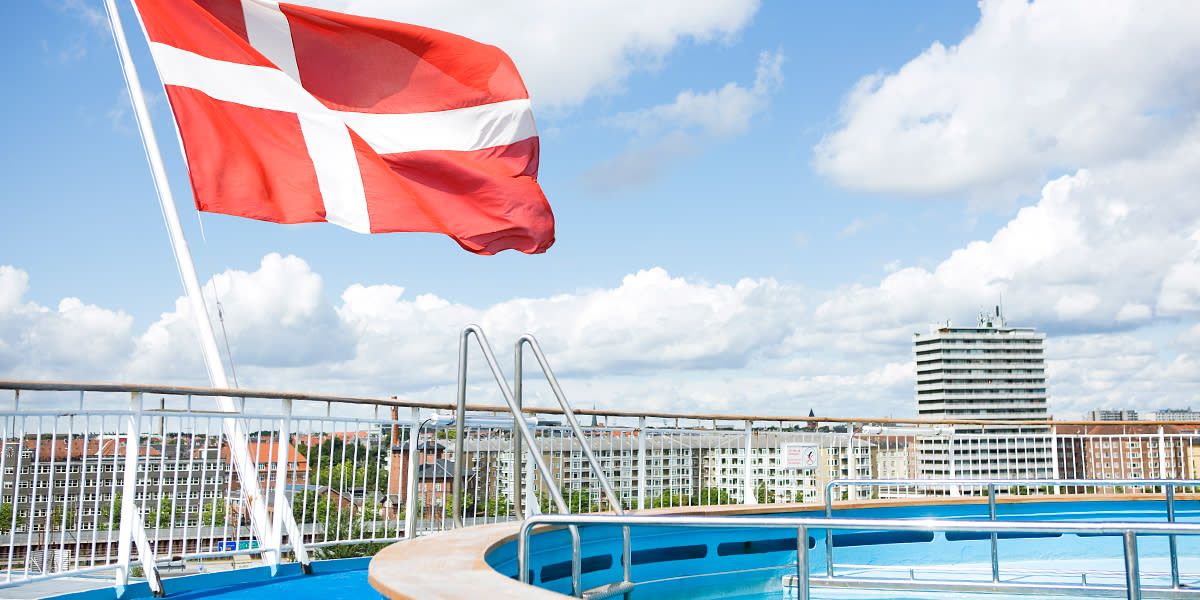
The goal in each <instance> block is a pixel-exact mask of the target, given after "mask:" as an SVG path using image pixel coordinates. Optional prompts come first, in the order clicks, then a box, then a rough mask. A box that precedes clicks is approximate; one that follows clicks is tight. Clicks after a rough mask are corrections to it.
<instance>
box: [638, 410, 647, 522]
mask: <svg viewBox="0 0 1200 600" xmlns="http://www.w3.org/2000/svg"><path fill="white" fill-rule="evenodd" d="M637 486H638V488H637V490H638V510H642V509H644V508H646V417H638V481H637Z"/></svg>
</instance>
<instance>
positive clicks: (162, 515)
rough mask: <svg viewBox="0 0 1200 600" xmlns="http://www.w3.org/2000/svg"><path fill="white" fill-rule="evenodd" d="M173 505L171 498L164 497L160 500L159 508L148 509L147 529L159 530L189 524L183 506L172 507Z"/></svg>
mask: <svg viewBox="0 0 1200 600" xmlns="http://www.w3.org/2000/svg"><path fill="white" fill-rule="evenodd" d="M172 504H173V503H172V502H171V498H170V497H168V496H163V497H162V498H160V499H159V501H158V506H157V507H154V508H147V509H146V514H145V522H146V527H150V528H152V529H159V528H163V527H171V526H172V525H180V524H182V523H185V522H187V515H186V511H185V510H184V507H183V505H182V504H179V505H178V506H172Z"/></svg>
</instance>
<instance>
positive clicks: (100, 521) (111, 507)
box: [96, 494, 121, 529]
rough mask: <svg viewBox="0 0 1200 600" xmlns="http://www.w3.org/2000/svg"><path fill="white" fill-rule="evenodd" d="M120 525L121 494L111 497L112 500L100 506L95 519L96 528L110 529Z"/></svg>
mask: <svg viewBox="0 0 1200 600" xmlns="http://www.w3.org/2000/svg"><path fill="white" fill-rule="evenodd" d="M120 526H121V494H117V495H116V496H114V497H113V500H112V502H109V503H108V504H105V505H103V506H101V507H100V516H99V518H97V519H96V529H110V528H116V527H120Z"/></svg>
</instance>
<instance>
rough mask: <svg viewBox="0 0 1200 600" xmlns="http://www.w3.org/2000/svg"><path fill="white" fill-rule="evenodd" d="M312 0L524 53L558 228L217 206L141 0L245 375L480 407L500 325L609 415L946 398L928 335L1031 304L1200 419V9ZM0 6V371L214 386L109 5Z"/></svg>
mask: <svg viewBox="0 0 1200 600" xmlns="http://www.w3.org/2000/svg"><path fill="white" fill-rule="evenodd" d="M304 3H306V4H313V5H317V6H321V7H323V8H328V9H332V10H339V11H343V12H350V13H355V14H361V15H367V16H374V17H381V18H388V19H393V20H400V21H405V22H410V23H414V24H418V25H423V26H429V27H435V28H439V29H444V30H447V31H452V32H454V33H458V34H461V35H466V36H468V37H472V38H474V39H477V40H479V41H482V42H486V43H489V44H495V45H497V46H499V47H500V48H502V49H504V50H505V51H506V52H508V53H509V55H510V56H512V58H513V60H514V61H515V63H516V65H517V67H518V69H519V70H520V71H521V73H522V76H523V77H524V79H525V82H526V84H527V87H528V88H529V91H530V95H531V99H532V102H533V106H534V114H535V118H536V119H537V125H538V130H539V135H540V139H541V168H540V174H539V181H540V182H541V184H542V188H543V190H544V191H545V193H546V196H547V197H548V198H549V200H550V203H551V206H552V208H553V211H554V214H555V218H556V230H557V241H556V243H555V244H554V246H553V247H551V248H550V249H549V251H547V252H546V253H545V254H540V255H525V254H520V253H517V252H512V251H509V252H503V253H501V254H499V255H496V256H476V255H473V254H470V253H468V252H465V251H463V250H462V249H460V248H459V247H458V246H457V244H455V243H454V242H453V241H452V240H451V239H450V238H448V237H445V236H441V235H435V234H379V235H361V234H357V233H353V232H350V231H347V230H344V229H341V228H339V227H336V226H333V225H328V224H309V225H295V226H281V225H275V224H271V223H262V222H257V221H252V220H247V219H239V218H236V217H229V216H225V215H215V214H207V213H206V214H200V213H197V212H196V210H195V208H194V204H193V201H192V198H191V191H190V188H189V187H188V181H187V176H186V170H185V166H184V164H183V161H182V158H181V152H180V150H179V145H178V142H177V139H176V136H175V134H174V131H175V130H174V125H173V122H172V120H171V113H170V108H169V106H168V104H167V102H166V98H165V95H164V94H163V91H162V87H161V84H160V83H159V81H158V78H157V75H156V73H155V71H154V67H153V63H152V61H150V59H149V55H148V53H147V50H146V42H145V40H144V39H143V38H141V37H140V33H138V29H137V28H136V27H134V17H133V14H132V11H131V9H130V7H129V5H128V2H127V1H126V0H122V1H121V2H119V4H120V5H121V9H120V10H121V16H122V17H123V20H124V21H125V24H126V27H127V29H129V30H130V31H131V34H130V35H131V38H130V44H131V45H132V47H133V51H134V59H135V62H136V64H137V68H138V73H139V76H140V78H141V80H142V84H143V86H144V87H145V89H146V91H147V95H148V100H149V104H150V110H151V113H152V120H153V125H154V127H155V130H156V132H157V134H158V137H159V140H160V144H161V145H162V147H163V153H164V160H165V162H166V164H167V168H168V175H169V177H170V180H171V189H172V191H173V193H174V195H175V201H176V204H177V206H178V207H179V210H180V213H181V219H182V222H183V226H184V230H185V235H186V236H187V238H188V242H189V245H190V247H191V251H192V253H193V255H194V258H195V262H196V267H197V272H198V274H199V277H200V279H201V281H202V282H203V283H204V286H205V292H206V295H207V296H208V298H209V302H208V304H209V308H210V312H213V313H214V315H215V313H216V310H215V307H216V305H217V302H216V300H217V299H218V298H219V301H220V307H221V315H222V320H221V321H214V323H216V325H215V327H216V328H217V334H218V336H219V340H220V343H221V345H222V346H226V345H227V346H228V348H229V350H230V354H231V356H232V365H233V373H234V374H235V376H236V380H237V383H238V385H239V386H241V387H243V388H248V389H260V390H262V389H266V390H282V391H297V392H314V393H315V392H324V393H337V394H351V395H363V396H373V397H391V396H398V397H401V398H405V399H411V400H428V401H443V402H451V401H453V400H454V398H455V392H454V389H455V382H456V373H457V356H458V344H459V338H460V334H461V331H462V330H463V328H464V327H465V326H466V325H468V324H472V323H475V324H479V325H480V326H482V327H483V329H484V331H485V332H486V334H487V337H488V340H489V341H490V343H491V345H492V346H493V348H494V349H495V352H496V354H497V357H498V360H499V361H500V364H501V365H502V367H503V368H504V369H506V376H507V377H508V378H509V379H510V380H511V377H512V373H511V366H510V365H511V364H512V352H513V350H512V348H513V343H514V342H515V340H516V339H517V337H518V336H519V335H521V334H522V333H531V334H533V335H534V336H536V338H537V339H538V341H539V343H540V345H541V347H542V349H543V350H544V351H545V353H546V355H547V358H548V360H549V362H550V365H551V367H552V368H553V370H554V373H555V375H556V376H557V377H558V379H559V381H560V383H561V385H562V389H563V391H564V393H565V394H566V396H567V398H568V399H569V400H570V401H571V403H572V404H573V405H575V406H577V407H585V408H591V407H593V406H595V407H598V408H609V409H648V410H666V411H686V412H700V413H739V414H746V413H753V414H766V415H801V414H804V415H806V414H808V411H809V410H810V409H811V410H813V411H814V412H815V413H816V414H818V415H821V416H832V417H853V418H869V417H889V416H891V417H912V416H915V415H916V402H915V391H914V389H915V366H914V362H913V354H912V339H913V334H914V333H924V332H927V331H928V330H929V327H930V325H931V324H932V323H945V322H946V321H950V322H951V324H954V325H964V326H967V325H973V324H974V323H975V319H976V316H977V315H978V314H979V312H980V311H983V310H989V311H990V310H994V308H993V307H994V306H995V305H997V304H1000V303H1002V305H1003V310H1004V313H1005V315H1006V317H1007V320H1008V323H1009V324H1010V325H1014V326H1024V327H1034V328H1036V329H1037V330H1038V331H1039V332H1044V333H1046V334H1047V341H1046V354H1047V364H1048V372H1049V381H1048V384H1049V385H1048V387H1049V394H1050V412H1051V413H1052V414H1053V415H1054V416H1055V417H1056V418H1059V419H1063V418H1078V417H1080V416H1082V414H1083V413H1084V412H1085V411H1088V410H1091V409H1094V408H1131V409H1136V410H1139V411H1144V412H1150V411H1153V410H1156V409H1161V408H1168V407H1189V406H1190V407H1193V408H1200V392H1198V390H1200V320H1198V316H1200V198H1198V197H1197V190H1200V36H1197V35H1195V32H1196V31H1200V4H1197V3H1195V2H1190V1H1188V0H1182V1H1177V2H1172V1H1163V2H1159V3H1156V4H1155V7H1154V10H1146V9H1145V7H1141V6H1139V5H1138V3H1135V2H1122V1H1115V0H1114V1H1110V2H1103V3H1096V2H1090V1H1086V0H1061V1H1053V2H1051V1H1041V0H1039V1H1037V2H1033V3H1027V2H1023V1H1016V0H997V1H992V0H985V1H983V2H980V3H979V4H978V5H975V4H972V3H969V2H960V1H944V2H921V3H881V2H867V1H856V0H849V1H846V2H822V3H816V2H811V3H810V2H770V3H761V2H757V1H755V0H706V1H705V2H699V3H698V2H694V1H690V0H688V1H684V0H656V1H655V2H643V1H642V0H603V1H584V0H580V1H577V2H560V1H558V0H521V1H515V0H487V1H469V0H446V1H441V2H416V1H407V0H319V1H318V0H310V1H309V2H304ZM0 14H2V15H3V17H4V18H3V19H2V20H0V28H2V29H3V32H2V33H3V35H0V51H2V52H0V55H2V56H3V58H2V59H0V61H2V62H0V64H2V65H3V71H2V75H3V81H5V90H6V92H7V93H5V94H2V95H0V119H2V123H3V132H4V143H3V144H2V146H0V148H2V150H0V152H3V155H2V160H0V194H2V197H0V211H2V212H0V217H2V218H0V378H6V379H21V380H66V381H94V382H101V381H103V382H136V383H162V384H176V385H206V384H207V375H206V371H205V368H204V364H203V360H202V356H201V353H200V350H199V345H198V343H197V341H196V336H195V333H194V331H193V325H192V322H191V321H190V320H189V317H188V313H187V304H186V300H185V299H184V297H183V296H184V291H183V287H182V284H181V283H180V279H179V276H178V271H177V268H176V266H175V262H174V259H173V257H172V254H171V248H170V245H169V241H168V238H167V234H166V229H165V226H164V225H163V220H162V215H161V211H160V208H159V207H158V201H157V197H156V194H155V189H154V186H153V184H152V182H151V179H150V174H149V168H148V166H147V163H146V159H145V152H144V150H143V146H142V143H141V140H140V138H139V136H138V131H137V127H136V124H135V122H134V120H133V116H132V109H131V105H130V102H129V97H128V93H127V91H126V88H125V84H124V81H123V79H122V76H121V71H120V67H119V62H118V59H117V55H116V51H115V47H114V44H113V39H112V35H111V33H110V29H109V26H108V21H107V17H106V15H105V12H104V7H103V4H102V2H101V1H100V0H30V1H27V2H20V3H16V2H7V3H4V7H3V9H0ZM482 362H483V361H482V360H481V355H480V354H479V353H478V352H477V351H476V349H474V348H473V349H472V358H471V365H472V370H471V376H470V381H471V384H472V385H471V388H470V393H469V396H468V400H469V401H471V402H479V403H490V402H499V401H500V400H499V395H498V394H497V392H496V389H495V385H494V384H492V383H490V381H489V378H490V375H488V373H487V372H486V371H484V370H482ZM527 393H528V395H529V397H528V398H527V400H526V402H527V403H528V404H531V405H540V406H550V405H552V404H553V396H552V395H551V394H550V392H549V390H548V387H547V386H545V385H544V384H530V385H529V387H528V392H527Z"/></svg>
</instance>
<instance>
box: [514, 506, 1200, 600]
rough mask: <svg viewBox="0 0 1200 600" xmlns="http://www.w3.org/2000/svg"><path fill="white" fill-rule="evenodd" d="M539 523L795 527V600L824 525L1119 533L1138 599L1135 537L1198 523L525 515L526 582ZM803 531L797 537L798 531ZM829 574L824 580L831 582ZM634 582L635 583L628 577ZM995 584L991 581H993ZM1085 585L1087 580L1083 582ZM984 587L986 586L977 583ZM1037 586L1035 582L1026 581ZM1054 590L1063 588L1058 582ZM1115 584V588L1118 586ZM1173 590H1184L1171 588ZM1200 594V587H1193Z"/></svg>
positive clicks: (1130, 593)
mask: <svg viewBox="0 0 1200 600" xmlns="http://www.w3.org/2000/svg"><path fill="white" fill-rule="evenodd" d="M539 525H545V526H555V525H557V526H566V527H572V526H574V527H578V526H581V525H608V526H614V525H621V526H657V527H698V528H739V527H748V528H771V529H784V528H788V529H796V530H797V556H796V561H797V567H796V568H797V577H798V579H797V582H796V587H797V596H796V597H797V600H808V589H809V584H810V580H811V578H810V576H809V571H808V568H807V564H808V548H807V545H808V544H807V542H808V539H807V538H808V536H807V532H808V530H809V529H810V528H817V529H825V530H826V531H829V530H832V529H870V530H885V531H922V532H935V531H941V532H950V531H961V532H990V533H1057V534H1064V533H1074V534H1093V535H1094V534H1109V535H1113V534H1116V535H1120V536H1122V539H1123V554H1124V557H1123V558H1124V569H1125V590H1126V598H1127V599H1128V600H1140V599H1141V597H1142V591H1141V577H1140V570H1139V566H1138V557H1137V536H1138V535H1139V534H1148V535H1168V536H1169V535H1200V523H1162V522H1139V521H1089V522H1061V521H1060V522H1054V521H981V520H960V519H936V518H923V519H866V518H853V519H851V518H832V517H826V518H820V517H779V516H767V517H763V516H738V517H719V516H700V515H666V516H661V515H595V514H592V515H563V514H559V515H534V516H531V517H529V518H527V519H525V520H524V521H523V522H522V523H521V525H520V528H519V529H518V534H517V553H518V556H517V561H518V568H519V569H520V571H521V580H522V582H523V583H527V584H528V583H530V582H529V581H528V574H529V570H530V567H531V564H530V562H531V546H532V532H533V528H534V527H537V526H539ZM801 535H803V537H802V538H801V537H800V536H801ZM833 579H834V576H833V575H829V576H828V578H827V581H832V580H833ZM629 583H630V584H632V585H637V584H636V583H635V582H629ZM995 585H996V583H995V582H994V583H993V586H995ZM1085 586H1086V584H1085ZM977 587H980V589H981V590H982V589H986V585H984V586H977ZM1029 587H1031V588H1032V587H1036V586H1029ZM1066 587H1067V588H1068V589H1088V588H1094V587H1095V586H1086V587H1081V586H1066ZM1056 589H1064V588H1063V587H1061V586H1060V587H1059V588H1056ZM1118 589H1119V588H1118ZM1172 591H1173V592H1183V591H1184V589H1181V588H1175V589H1173V590H1172ZM1196 592H1197V593H1200V590H1196Z"/></svg>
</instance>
